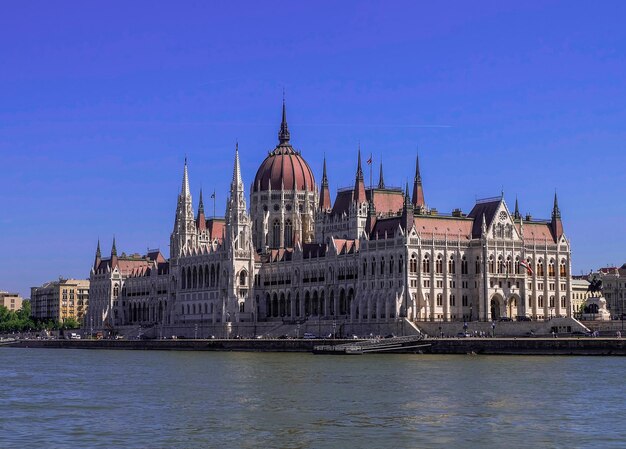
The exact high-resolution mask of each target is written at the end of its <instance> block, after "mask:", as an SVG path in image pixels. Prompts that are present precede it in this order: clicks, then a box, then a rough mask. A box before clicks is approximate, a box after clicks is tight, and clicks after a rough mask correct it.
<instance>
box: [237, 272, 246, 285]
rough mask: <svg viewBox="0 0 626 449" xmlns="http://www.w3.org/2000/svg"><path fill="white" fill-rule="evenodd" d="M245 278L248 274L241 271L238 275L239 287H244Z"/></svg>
mask: <svg viewBox="0 0 626 449" xmlns="http://www.w3.org/2000/svg"><path fill="white" fill-rule="evenodd" d="M247 276H248V273H247V272H246V270H241V273H239V285H246V277H247Z"/></svg>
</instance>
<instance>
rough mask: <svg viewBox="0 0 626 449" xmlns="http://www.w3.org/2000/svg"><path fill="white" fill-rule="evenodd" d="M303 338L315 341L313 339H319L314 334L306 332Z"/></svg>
mask: <svg viewBox="0 0 626 449" xmlns="http://www.w3.org/2000/svg"><path fill="white" fill-rule="evenodd" d="M302 338H305V339H307V340H313V339H315V338H317V337H316V336H315V334H312V333H310V332H305V333H304V336H303V337H302Z"/></svg>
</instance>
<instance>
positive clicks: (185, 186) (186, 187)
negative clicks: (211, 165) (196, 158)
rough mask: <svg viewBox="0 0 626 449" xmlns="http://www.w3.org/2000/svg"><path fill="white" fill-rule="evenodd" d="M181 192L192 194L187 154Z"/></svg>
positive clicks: (182, 193)
mask: <svg viewBox="0 0 626 449" xmlns="http://www.w3.org/2000/svg"><path fill="white" fill-rule="evenodd" d="M180 194H181V195H182V196H187V195H189V194H190V190H189V174H188V173H187V156H185V167H184V169H183V185H182V187H181V189H180Z"/></svg>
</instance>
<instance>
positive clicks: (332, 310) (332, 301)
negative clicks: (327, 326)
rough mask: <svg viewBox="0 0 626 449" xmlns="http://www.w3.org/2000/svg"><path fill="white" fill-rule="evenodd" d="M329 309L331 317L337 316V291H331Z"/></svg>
mask: <svg viewBox="0 0 626 449" xmlns="http://www.w3.org/2000/svg"><path fill="white" fill-rule="evenodd" d="M328 309H329V313H330V314H331V316H334V315H335V291H334V290H331V291H330V302H329V303H328Z"/></svg>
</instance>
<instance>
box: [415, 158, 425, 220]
mask: <svg viewBox="0 0 626 449" xmlns="http://www.w3.org/2000/svg"><path fill="white" fill-rule="evenodd" d="M413 206H415V208H416V209H419V210H422V209H424V208H425V207H426V202H425V201H424V189H423V187H422V175H421V173H420V158H419V154H416V155H415V178H414V179H413Z"/></svg>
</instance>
